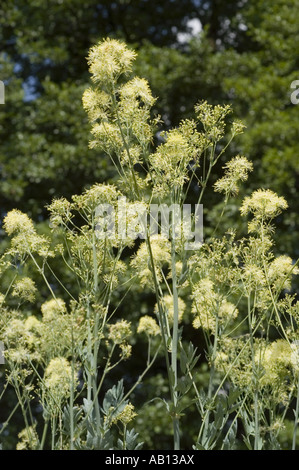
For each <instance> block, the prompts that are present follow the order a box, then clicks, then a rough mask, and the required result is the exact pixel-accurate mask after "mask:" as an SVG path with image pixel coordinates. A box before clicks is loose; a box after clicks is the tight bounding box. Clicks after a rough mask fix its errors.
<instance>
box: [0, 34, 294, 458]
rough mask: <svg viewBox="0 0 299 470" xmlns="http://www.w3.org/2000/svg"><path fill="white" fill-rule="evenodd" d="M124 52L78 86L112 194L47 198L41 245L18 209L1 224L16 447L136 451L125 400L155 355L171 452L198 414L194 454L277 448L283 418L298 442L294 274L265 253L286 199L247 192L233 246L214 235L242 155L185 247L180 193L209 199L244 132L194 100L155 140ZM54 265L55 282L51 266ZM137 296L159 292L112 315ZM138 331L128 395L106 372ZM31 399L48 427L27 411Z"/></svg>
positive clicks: (97, 49)
mask: <svg viewBox="0 0 299 470" xmlns="http://www.w3.org/2000/svg"><path fill="white" fill-rule="evenodd" d="M135 57H136V54H135V52H134V51H132V50H130V49H129V48H128V47H127V46H126V45H125V44H123V43H121V42H119V41H116V40H111V39H107V40H104V41H101V42H99V43H98V44H97V45H96V46H94V47H92V48H91V50H90V52H89V56H88V64H89V70H90V73H91V78H92V82H93V85H92V86H91V87H90V88H88V89H87V90H86V91H85V92H84V95H83V107H84V109H85V110H86V112H87V114H88V117H89V120H90V123H91V134H92V139H91V141H90V147H91V148H98V149H99V150H100V151H101V152H102V153H104V154H106V155H107V156H109V158H110V159H111V162H112V164H113V166H114V168H115V180H114V184H108V183H98V184H95V185H94V186H92V187H91V188H89V189H87V190H86V191H85V192H84V193H83V194H80V195H74V196H73V197H72V200H71V201H68V200H66V199H65V198H60V199H54V200H53V201H52V203H51V204H50V205H49V206H48V210H49V214H50V226H51V230H52V235H51V236H44V235H40V234H39V233H38V232H37V230H36V229H35V226H34V224H33V222H32V220H31V219H30V218H29V217H28V216H27V215H26V214H24V213H21V212H20V211H18V210H13V211H11V212H9V213H8V214H7V215H6V217H5V218H4V221H3V228H4V230H5V231H6V233H7V235H8V236H10V237H11V242H10V246H9V248H8V249H7V250H6V252H5V253H4V254H3V256H2V258H1V264H0V270H1V273H2V276H3V278H4V279H5V280H6V285H7V288H6V290H5V291H4V292H3V294H1V298H0V304H1V312H2V313H1V320H0V327H1V338H2V341H3V342H4V343H5V363H6V365H5V369H6V385H5V389H6V388H8V387H10V386H12V387H13V388H14V390H15V393H16V396H17V400H18V406H20V408H21V411H22V414H23V419H24V425H25V428H24V429H23V430H22V431H21V432H20V434H19V443H18V445H17V446H18V448H20V449H24V448H30V449H43V448H44V446H45V445H48V446H50V447H51V448H52V449H65V448H69V449H139V448H141V446H142V440H143V436H142V426H140V425H139V428H140V430H141V435H140V436H138V433H137V432H136V431H135V430H134V428H132V425H134V423H135V427H136V425H137V426H138V422H137V414H138V410H137V409H136V407H134V403H132V401H130V400H132V396H133V395H132V393H133V391H135V390H136V388H137V386H138V385H139V384H140V383H141V382H142V380H143V378H144V376H145V374H146V373H147V371H148V370H149V369H150V368H151V367H153V364H154V363H155V361H156V359H157V357H160V356H161V354H163V355H164V361H165V369H166V371H167V381H168V389H169V395H165V396H164V397H159V398H160V399H161V398H162V400H163V403H164V406H165V408H164V409H165V414H167V415H169V416H170V418H171V421H172V435H173V448H174V449H175V450H178V449H180V445H181V444H180V441H181V436H182V433H184V429H183V428H182V424H181V423H182V422H183V420H182V417H183V415H184V413H188V408H189V407H190V406H193V407H195V408H194V409H195V410H196V412H197V413H198V420H197V423H198V427H197V429H194V433H193V434H194V436H195V438H194V443H193V448H194V449H197V450H200V449H214V448H218V449H228V448H234V446H235V445H236V442H239V445H243V444H242V442H244V444H245V445H246V446H247V447H248V448H249V449H262V448H267V449H268V448H271V449H274V448H279V446H280V441H279V436H280V433H281V432H282V430H283V428H284V425H285V420H286V416H287V414H288V412H289V411H290V410H292V409H293V410H294V413H295V420H294V422H293V432H292V444H291V445H292V447H293V448H296V434H297V421H298V415H299V398H298V383H299V375H298V373H299V355H298V345H297V343H298V340H299V338H298V329H297V322H298V315H299V310H298V300H297V298H296V296H294V295H291V294H290V293H288V292H289V290H290V288H291V278H292V276H293V275H296V274H298V273H299V270H298V268H297V263H294V262H293V261H292V260H291V258H289V257H288V256H287V255H286V254H282V255H281V256H278V257H275V256H274V254H273V231H274V228H273V225H272V221H273V219H274V218H275V217H277V216H278V215H280V214H281V212H282V211H283V210H284V209H286V208H287V203H286V201H285V200H284V198H283V197H279V196H278V195H276V194H275V193H273V192H272V191H271V190H270V189H266V190H264V189H261V190H257V191H255V192H254V193H253V194H252V195H251V196H248V197H246V198H245V200H244V201H243V204H242V205H241V207H240V212H241V215H242V216H244V217H246V216H248V217H249V222H248V235H247V236H245V237H244V238H242V239H238V238H237V236H236V233H235V230H234V229H233V227H231V228H228V230H227V232H226V233H225V234H224V235H222V236H219V235H218V228H219V224H220V223H221V220H222V218H223V216H224V214H225V211H226V209H227V206H228V204H229V201H230V200H231V199H232V198H234V197H235V196H236V195H237V194H238V192H239V186H240V184H241V183H242V182H244V181H246V180H247V178H248V173H249V172H250V171H252V164H251V162H249V161H248V160H247V158H245V157H244V156H240V155H237V156H235V157H234V158H232V159H231V160H230V161H226V162H225V164H224V167H223V170H224V173H223V176H222V177H221V178H220V179H218V181H216V182H214V183H213V187H214V190H215V192H217V193H222V194H223V204H222V208H221V211H220V213H219V217H218V220H217V223H216V224H215V227H214V231H213V232H211V235H209V237H206V239H205V240H201V243H200V244H198V243H197V244H192V243H191V244H190V243H188V241H189V235H190V232H191V233H192V230H191V228H192V227H193V228H194V227H196V224H197V217H198V215H197V213H196V211H193V212H190V219H189V220H186V218H184V217H181V216H180V213H181V210H182V209H183V207H184V205H185V204H186V202H188V200H189V198H190V195H192V197H193V200H194V198H195V199H196V205H197V207H200V206H201V205H202V204H204V199H205V196H206V188H207V187H208V186H209V185H210V186H211V185H212V183H211V179H212V178H211V177H212V175H213V168H214V167H215V165H216V164H217V162H218V161H221V159H223V158H225V151H226V149H227V147H228V146H229V145H230V143H231V141H232V140H233V139H234V138H235V137H236V136H237V135H238V134H240V133H241V132H243V127H244V126H243V125H242V124H241V123H240V122H238V121H235V122H232V123H231V124H230V126H229V127H228V120H229V115H230V113H231V109H230V107H229V106H215V107H212V106H210V105H209V104H207V103H206V102H201V103H198V104H197V105H196V106H195V117H194V119H187V120H184V121H182V122H181V123H180V125H179V126H177V127H176V128H174V129H170V130H168V131H167V132H164V133H163V132H158V129H159V126H161V125H162V123H161V120H160V118H159V117H153V112H152V108H153V106H154V104H155V101H156V99H155V98H154V97H153V96H152V93H151V90H150V87H149V84H148V83H147V81H146V80H144V79H143V78H139V77H136V76H135V77H134V76H132V66H133V62H134V60H135ZM156 141H158V144H157V145H156V144H155V142H156ZM153 205H155V206H158V208H159V209H160V212H161V211H162V209H163V208H164V212H163V211H162V212H161V218H158V219H157V220H156V222H157V223H158V226H161V231H160V232H158V233H153V231H152V224H151V217H150V216H149V217H147V214H151V212H150V209H151V207H152V206H153ZM120 208H121V210H120ZM165 208H168V210H167V211H166V212H165ZM124 212H125V214H126V217H125V218H123V217H122V215H123V213H124ZM104 213H105V215H104ZM165 213H166V215H167V216H169V219H168V225H167V231H166V232H165V230H162V225H163V217H165ZM107 214H108V215H107ZM144 214H145V217H144ZM141 215H142V216H141ZM115 227H117V230H115ZM187 228H189V231H188V229H187ZM140 234H142V237H141V236H140ZM140 238H141V240H140ZM128 249H129V251H130V253H131V254H132V256H131V257H128V255H127V253H128ZM57 260H60V261H59V262H60V263H62V264H64V265H65V267H66V271H64V272H67V273H68V275H67V276H66V279H63V278H60V275H59V273H57V272H55V266H56V265H57ZM34 271H35V274H34V280H35V279H36V277H37V276H39V277H40V278H41V280H42V281H43V283H44V286H45V288H46V289H47V295H48V298H46V299H43V302H42V303H41V305H39V303H40V302H38V301H36V300H35V299H36V295H37V290H38V289H37V285H36V282H37V281H35V282H34V280H33V277H32V278H31V277H30V276H29V274H28V273H30V272H34ZM132 289H134V290H135V292H137V293H139V292H144V291H147V292H149V293H152V295H153V296H154V298H155V302H154V304H155V305H154V307H153V309H152V311H148V312H147V314H146V315H140V318H139V320H138V322H137V324H133V323H132V321H130V320H129V319H128V318H123V319H119V315H118V313H119V311H122V306H123V305H124V304H125V302H127V299H129V298H130V293H131V291H132ZM28 304H31V305H33V307H32V308H31V309H30V308H29V307H28ZM148 310H149V309H148ZM116 318H117V320H116ZM186 322H189V323H191V324H192V325H193V328H194V329H195V331H197V330H200V331H201V332H202V335H203V337H204V341H205V358H204V360H205V362H206V363H207V365H208V380H207V381H206V382H203V381H202V380H201V378H200V377H199V373H198V371H199V370H200V369H199V353H198V348H197V346H198V345H197V344H193V343H194V341H193V342H191V341H189V340H188V338H187V336H186V335H185V333H184V330H183V326H184V323H186ZM136 335H138V336H140V341H146V342H147V357H146V358H145V364H144V370H143V372H142V373H140V375H139V377H138V379H137V381H136V383H134V384H131V387H130V388H129V389H128V390H125V388H124V383H123V381H122V378H121V377H120V380H119V381H118V382H116V383H115V384H113V386H112V387H110V388H109V387H107V383H109V382H110V380H111V379H110V378H109V377H110V374H111V371H112V370H113V369H114V371H119V370H120V367H119V365H120V364H121V363H123V365H122V370H125V369H126V364H127V362H125V361H128V360H130V356H131V355H132V346H133V344H132V343H134V341H133V339H135V337H136ZM133 353H134V350H133ZM202 360H203V359H202V358H201V361H202ZM5 389H4V391H3V393H4V392H5ZM36 402H38V403H39V404H40V405H41V407H42V421H43V426H41V423H40V422H38V421H37V420H36V417H35V413H34V412H33V410H34V406H35V404H36ZM145 406H146V405H145ZM6 426H7V424H6ZM4 429H5V426H3V427H2V429H1V430H0V433H3V431H4Z"/></svg>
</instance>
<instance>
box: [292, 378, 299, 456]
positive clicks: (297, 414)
mask: <svg viewBox="0 0 299 470" xmlns="http://www.w3.org/2000/svg"><path fill="white" fill-rule="evenodd" d="M298 418H299V377H298V386H297V399H296V411H295V423H294V431H293V441H292V450H296V438H297V428H298Z"/></svg>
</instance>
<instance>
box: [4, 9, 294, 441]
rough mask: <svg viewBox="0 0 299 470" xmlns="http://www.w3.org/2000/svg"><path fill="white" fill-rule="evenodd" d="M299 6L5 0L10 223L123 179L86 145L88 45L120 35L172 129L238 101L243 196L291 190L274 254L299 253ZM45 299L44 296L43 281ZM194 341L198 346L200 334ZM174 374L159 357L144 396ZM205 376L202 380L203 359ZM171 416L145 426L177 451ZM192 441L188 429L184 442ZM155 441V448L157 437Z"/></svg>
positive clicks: (40, 215)
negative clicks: (201, 110) (19, 213)
mask: <svg viewBox="0 0 299 470" xmlns="http://www.w3.org/2000/svg"><path fill="white" fill-rule="evenodd" d="M298 10H299V0H273V1H271V2H264V1H262V0H251V1H246V0H240V1H227V0H226V1H224V0H206V1H205V0H184V1H182V0H169V1H166V2H159V1H157V0H150V1H149V0H142V1H137V0H117V1H110V0H103V1H96V0H86V1H85V2H81V1H80V0H64V1H61V0H48V1H47V2H44V1H42V0H29V1H25V0H7V1H5V2H2V3H1V6H0V43H1V51H0V79H1V80H2V81H4V82H5V85H6V102H5V105H4V106H1V108H0V138H1V146H0V198H1V199H0V200H1V206H0V213H1V219H2V218H3V216H5V214H6V213H7V211H8V210H10V209H12V208H18V209H20V210H23V211H25V212H27V213H29V215H30V216H32V217H33V218H34V219H35V220H36V221H40V223H41V224H43V225H46V219H47V211H46V209H45V206H46V205H47V204H49V203H50V202H51V200H52V198H53V196H54V195H55V196H56V197H60V196H65V197H70V196H71V195H72V194H74V193H77V194H78V193H80V192H81V190H82V189H83V188H86V187H89V186H90V185H91V184H92V183H94V182H103V181H113V177H114V171H113V168H112V167H111V164H110V162H109V160H108V158H107V157H106V156H105V155H103V154H100V153H99V152H98V151H96V150H90V149H88V140H89V130H90V129H89V124H88V122H87V118H86V114H85V112H84V111H83V108H82V93H83V91H84V89H86V88H87V86H88V83H89V75H88V70H87V64H86V59H85V58H86V56H87V53H88V49H89V48H90V46H91V45H93V44H94V43H95V42H97V41H98V40H99V39H102V38H104V37H107V36H110V37H114V38H117V39H124V40H125V41H126V42H127V43H128V44H130V45H132V47H134V48H136V49H137V50H138V61H137V64H136V70H135V71H136V73H138V74H139V75H141V76H143V77H145V78H147V79H148V80H149V82H150V85H151V87H152V90H153V92H154V94H155V95H156V96H158V97H159V100H158V101H157V105H156V107H157V109H156V112H157V113H159V114H161V116H162V118H163V120H164V122H165V125H166V126H169V127H170V126H173V125H177V124H178V123H179V121H180V120H181V119H182V118H186V117H188V116H190V115H191V113H192V111H193V106H194V104H195V102H197V101H199V100H204V99H206V100H208V102H210V103H211V104H225V103H230V104H232V107H233V110H234V118H239V119H241V120H243V122H244V123H245V125H246V126H247V131H246V132H245V133H244V135H243V136H242V138H241V137H240V138H239V140H238V141H237V144H234V146H233V147H232V149H231V151H232V152H234V153H235V154H237V153H240V154H244V155H246V156H247V157H248V158H250V159H251V160H252V161H253V163H254V168H255V171H254V173H253V176H251V177H250V179H249V181H248V182H247V184H246V187H245V192H246V193H248V194H249V193H250V192H251V191H252V190H253V189H256V188H257V187H260V186H262V187H264V188H270V189H272V190H274V191H277V192H278V193H279V194H283V195H284V196H285V197H286V199H287V201H288V204H289V209H288V211H287V212H286V214H285V215H284V217H283V220H281V221H278V231H277V234H276V250H277V252H278V253H280V254H284V253H286V252H288V253H289V254H290V255H291V256H294V257H295V256H296V257H298V245H297V240H298V236H299V225H298V215H297V214H298V202H299V198H298V189H299V155H298V138H299V130H298V119H299V106H295V105H293V104H292V103H291V101H290V94H291V88H290V85H291V83H292V81H293V80H296V79H299V56H298V51H297V44H298V42H299V18H298V14H297V12H298ZM199 25H200V28H199V27H198V26H199ZM194 26H197V28H195V29H194ZM221 166H222V165H221V162H220V164H219V166H218V169H219V172H218V173H219V174H220V172H221ZM215 178H216V176H215ZM239 197H240V199H242V198H243V197H244V192H243V193H241V194H240V196H239ZM210 201H211V207H205V213H206V218H205V226H206V231H207V232H206V233H208V227H209V220H211V219H212V218H213V217H214V215H215V210H216V209H217V204H218V200H217V197H216V196H215V195H211V198H210ZM219 204H220V203H219ZM237 212H238V204H237V203H236V202H234V203H231V205H230V216H231V215H234V214H236V215H237ZM236 223H237V222H236ZM226 228H227V227H226V226H225V221H224V223H223V231H225V229H226ZM237 228H238V230H239V231H240V232H241V231H242V230H243V227H242V226H240V227H237ZM3 244H5V242H4V241H2V245H3ZM69 282H72V280H71V279H70V280H69ZM40 298H41V302H42V300H43V287H42V286H40ZM153 303H154V299H152V298H150V297H148V296H146V295H145V296H144V299H143V302H142V303H141V305H140V304H139V303H138V304H137V302H136V303H135V304H134V303H130V306H126V307H124V308H127V309H128V312H127V315H128V316H129V317H130V318H137V317H138V316H139V315H140V310H142V313H143V314H144V313H146V312H147V311H148V310H149V309H150V308H152V307H153ZM190 334H191V333H190ZM197 335H198V333H197ZM196 342H197V343H198V344H199V345H200V343H201V340H200V338H198V337H197V339H195V343H196ZM136 347H137V348H138V345H137V346H136ZM140 348H142V346H140ZM140 356H141V357H142V351H141V350H140V355H139V354H137V353H136V355H135V364H133V366H132V370H131V371H130V370H128V371H126V374H127V376H126V377H124V378H125V380H127V381H128V382H129V381H130V380H131V377H130V374H131V376H134V373H135V372H134V371H135V370H138V367H139V361H140V360H141V359H140ZM164 374H165V371H164V370H163V367H162V366H161V367H160V366H159V363H158V364H157V366H156V368H155V370H153V371H152V373H151V375H150V376H149V377H148V379H147V380H148V387H147V389H146V392H145V389H144V388H141V389H140V390H139V391H138V392H136V400H137V401H138V400H139V401H140V402H144V401H146V399H148V400H150V399H151V389H155V393H157V389H158V390H159V389H161V391H162V390H163V387H166V384H165V381H164ZM201 376H202V380H203V381H204V380H205V369H204V364H203V365H202V374H201ZM161 393H162V392H161ZM144 394H146V396H144ZM7 400H8V401H10V402H9V403H7V407H6V406H4V405H2V408H1V410H0V422H4V421H5V420H6V419H7V416H8V413H9V410H10V409H11V407H12V404H13V401H14V397H13V396H12V395H11V396H9V395H8V399H7ZM38 412H39V410H38V409H37V410H36V413H37V414H38ZM163 419H165V417H164V413H162V411H161V413H160V412H159V404H152V405H150V406H149V407H147V409H146V411H144V414H142V413H141V414H140V423H139V424H140V429H142V428H145V424H144V423H146V426H147V427H148V426H149V423H151V424H150V425H151V426H152V428H154V429H155V434H156V438H157V439H158V440H159V445H160V446H165V447H167V443H168V439H169V436H167V435H165V433H164V429H165V423H163ZM186 419H187V418H186ZM188 419H189V418H188ZM19 421H20V418H19V417H18V414H17V413H16V414H15V416H14V419H13V421H12V424H11V425H10V427H8V429H7V431H6V432H7V442H8V446H12V447H14V445H15V441H16V435H17V432H18V429H19V428H20V427H21V425H20V422H19ZM190 430H191V431H190V433H192V427H190ZM145 431H146V430H145V429H143V433H145ZM192 437H193V436H191V435H190V436H185V445H188V440H192ZM151 439H152V437H150V436H148V441H147V442H146V444H147V446H149V447H151V446H154V445H155V444H156V443H155V442H152V440H151Z"/></svg>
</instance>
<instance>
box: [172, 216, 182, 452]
mask: <svg viewBox="0 0 299 470" xmlns="http://www.w3.org/2000/svg"><path fill="white" fill-rule="evenodd" d="M174 222H175V221H174V217H172V243H171V272H172V295H173V329H172V346H171V368H172V371H173V374H174V383H173V384H172V386H173V405H174V409H176V407H177V404H178V397H177V391H176V387H177V382H178V370H177V356H178V330H179V304H178V291H177V273H176V263H175V235H174V234H175V226H174V225H175V224H174ZM172 420H173V438H174V450H179V449H180V425H179V417H178V415H177V413H176V411H174V416H173V418H172Z"/></svg>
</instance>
